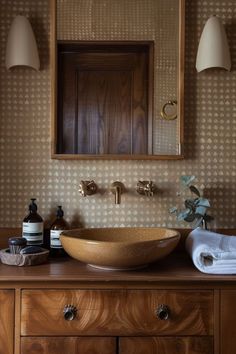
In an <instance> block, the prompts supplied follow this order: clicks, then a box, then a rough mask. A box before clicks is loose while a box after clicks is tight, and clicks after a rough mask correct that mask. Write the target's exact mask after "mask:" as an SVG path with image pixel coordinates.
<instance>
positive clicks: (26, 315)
mask: <svg viewBox="0 0 236 354" xmlns="http://www.w3.org/2000/svg"><path fill="white" fill-rule="evenodd" d="M67 304H71V305H73V306H75V307H76V308H77V310H78V313H77V316H76V318H75V319H74V320H72V321H66V320H65V319H64V316H63V309H64V307H65V305H67ZM160 304H166V305H167V306H168V307H169V309H170V318H169V319H168V320H166V321H164V320H160V319H158V318H157V315H156V310H157V307H158V306H159V305H160ZM21 315H22V327H21V334H22V335H31V336H33V335H80V334H83V335H114V336H120V335H124V336H127V335H148V336H150V335H161V334H165V335H178V334H181V335H209V334H212V333H213V292H212V291H165V290H157V291H155V290H127V291H126V290H23V291H22V312H21Z"/></svg>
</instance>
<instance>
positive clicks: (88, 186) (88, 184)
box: [79, 180, 98, 197]
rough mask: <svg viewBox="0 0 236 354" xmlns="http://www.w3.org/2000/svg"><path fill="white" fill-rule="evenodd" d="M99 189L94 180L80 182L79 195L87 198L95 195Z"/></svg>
mask: <svg viewBox="0 0 236 354" xmlns="http://www.w3.org/2000/svg"><path fill="white" fill-rule="evenodd" d="M97 189H98V187H97V185H96V183H95V182H94V181H93V180H91V181H80V184H79V193H80V194H81V195H82V197H86V196H87V195H93V194H95V193H96V192H97Z"/></svg>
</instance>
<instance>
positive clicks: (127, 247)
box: [60, 227, 180, 270]
mask: <svg viewBox="0 0 236 354" xmlns="http://www.w3.org/2000/svg"><path fill="white" fill-rule="evenodd" d="M179 239H180V233H179V232H178V231H176V230H172V229H166V228H135V227H124V228H93V229H74V230H70V231H64V232H63V233H62V234H61V236H60V240H61V242H62V245H63V247H64V249H65V250H66V252H67V253H68V254H69V255H70V256H71V257H72V258H75V259H77V260H79V261H81V262H85V263H87V264H89V265H90V266H93V267H96V268H101V269H107V270H130V269H138V268H142V267H145V266H147V265H148V264H149V263H153V262H156V261H157V260H159V259H161V258H164V257H165V256H167V255H168V254H169V253H171V252H172V251H173V250H174V248H175V247H176V245H177V243H178V242H179Z"/></svg>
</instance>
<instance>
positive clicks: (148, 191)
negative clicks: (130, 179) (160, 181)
mask: <svg viewBox="0 0 236 354" xmlns="http://www.w3.org/2000/svg"><path fill="white" fill-rule="evenodd" d="M156 189H157V188H156V185H155V183H153V182H152V181H138V183H137V188H136V190H137V192H138V193H139V194H142V195H146V196H147V197H152V196H153V194H154V193H155V191H156Z"/></svg>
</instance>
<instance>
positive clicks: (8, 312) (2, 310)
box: [0, 290, 14, 354]
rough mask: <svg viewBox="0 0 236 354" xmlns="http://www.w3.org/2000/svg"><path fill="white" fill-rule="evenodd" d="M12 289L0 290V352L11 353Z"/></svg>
mask: <svg viewBox="0 0 236 354" xmlns="http://www.w3.org/2000/svg"><path fill="white" fill-rule="evenodd" d="M13 335H14V290H0V354H12V353H13V347H14V344H13Z"/></svg>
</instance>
